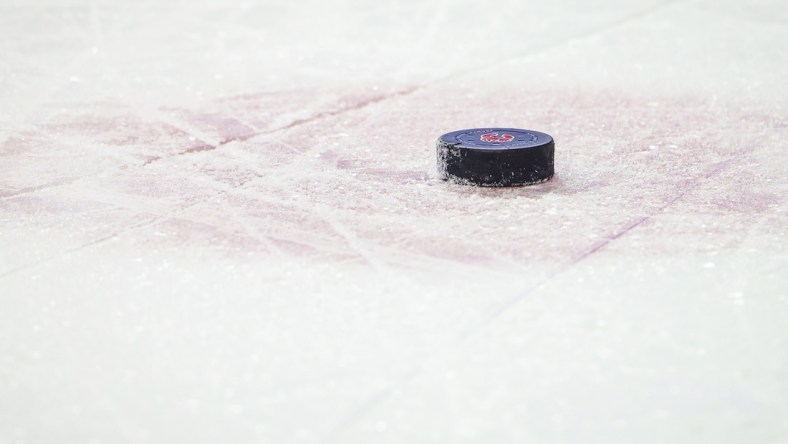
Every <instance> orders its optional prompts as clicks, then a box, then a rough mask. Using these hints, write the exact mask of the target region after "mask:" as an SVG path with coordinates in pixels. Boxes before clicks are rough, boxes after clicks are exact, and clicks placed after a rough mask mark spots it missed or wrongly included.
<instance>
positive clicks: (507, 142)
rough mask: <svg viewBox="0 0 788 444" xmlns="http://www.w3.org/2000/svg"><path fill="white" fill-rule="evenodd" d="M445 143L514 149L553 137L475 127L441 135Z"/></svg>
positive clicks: (493, 148) (550, 139)
mask: <svg viewBox="0 0 788 444" xmlns="http://www.w3.org/2000/svg"><path fill="white" fill-rule="evenodd" d="M440 140H441V141H442V142H444V143H447V144H451V145H455V146H457V147H462V148H469V149H479V150H512V149H522V148H531V147H537V146H541V145H545V144H548V143H551V142H552V141H553V138H552V137H550V136H549V135H548V134H545V133H540V132H538V131H531V130H524V129H516V128H474V129H466V130H460V131H454V132H451V133H448V134H444V135H443V136H441V138H440Z"/></svg>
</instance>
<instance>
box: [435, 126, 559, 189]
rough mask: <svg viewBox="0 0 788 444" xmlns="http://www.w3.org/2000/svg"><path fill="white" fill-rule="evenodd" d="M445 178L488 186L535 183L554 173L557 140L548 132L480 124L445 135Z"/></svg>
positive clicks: (441, 156)
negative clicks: (487, 126) (480, 126)
mask: <svg viewBox="0 0 788 444" xmlns="http://www.w3.org/2000/svg"><path fill="white" fill-rule="evenodd" d="M437 151H438V173H439V174H440V176H441V178H442V179H443V180H450V181H452V182H456V183H461V184H468V185H479V186H485V187H507V186H518V185H532V184H535V183H540V182H544V181H546V180H548V179H550V178H551V177H553V173H554V166H553V156H554V153H555V142H553V138H552V137H551V136H550V135H548V134H545V133H540V132H537V131H531V130H524V129H514V128H476V129H467V130H461V131H454V132H451V133H448V134H444V135H442V136H441V137H440V138H439V139H438V143H437Z"/></svg>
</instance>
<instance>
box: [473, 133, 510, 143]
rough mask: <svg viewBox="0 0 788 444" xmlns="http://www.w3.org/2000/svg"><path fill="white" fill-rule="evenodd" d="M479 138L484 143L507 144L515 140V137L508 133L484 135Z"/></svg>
mask: <svg viewBox="0 0 788 444" xmlns="http://www.w3.org/2000/svg"><path fill="white" fill-rule="evenodd" d="M479 138H480V139H481V140H482V142H489V143H506V142H511V141H512V140H514V136H513V135H511V134H506V133H500V134H499V133H484V134H482V135H481V136H479Z"/></svg>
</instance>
